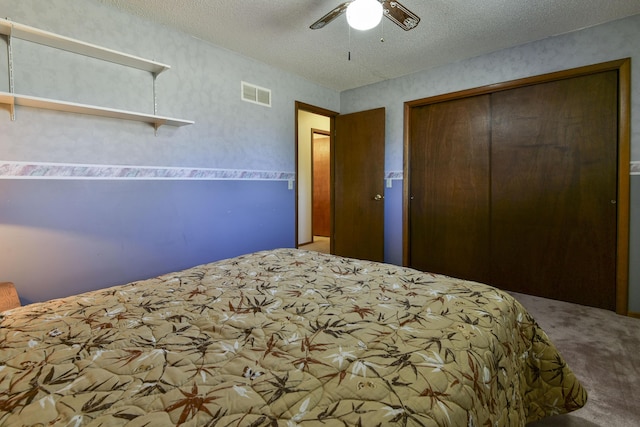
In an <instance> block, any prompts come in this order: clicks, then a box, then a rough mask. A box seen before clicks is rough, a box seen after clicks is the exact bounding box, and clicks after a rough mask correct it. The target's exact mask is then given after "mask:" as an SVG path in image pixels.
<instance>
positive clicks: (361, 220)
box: [331, 108, 385, 261]
mask: <svg viewBox="0 0 640 427" xmlns="http://www.w3.org/2000/svg"><path fill="white" fill-rule="evenodd" d="M384 132H385V110H384V108H378V109H375V110H369V111H362V112H358V113H352V114H345V115H339V116H337V117H336V122H335V139H334V146H333V147H332V150H331V152H332V154H333V159H334V160H333V162H334V163H333V165H334V169H333V173H334V187H333V200H332V201H333V207H334V215H333V238H332V240H331V246H332V253H334V254H336V255H342V256H346V257H352V258H360V259H368V260H372V261H383V260H384V200H383V196H384V142H385V139H384Z"/></svg>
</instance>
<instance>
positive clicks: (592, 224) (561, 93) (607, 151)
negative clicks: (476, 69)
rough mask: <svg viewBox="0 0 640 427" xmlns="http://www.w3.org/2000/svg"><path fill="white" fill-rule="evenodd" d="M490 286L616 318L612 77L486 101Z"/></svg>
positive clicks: (594, 77)
mask: <svg viewBox="0 0 640 427" xmlns="http://www.w3.org/2000/svg"><path fill="white" fill-rule="evenodd" d="M491 127H492V145H491V159H492V160H491V161H492V166H491V206H492V215H491V233H492V237H491V254H492V255H491V257H492V268H491V270H492V271H491V283H492V284H494V285H496V286H499V287H502V288H506V289H511V290H514V291H517V292H523V293H529V294H533V295H540V296H545V297H549V298H555V299H561V300H565V301H571V302H576V303H580V304H585V305H591V306H597V307H602V308H607V309H615V283H616V270H615V265H616V214H617V212H616V204H615V200H616V198H617V195H616V182H617V149H616V147H617V72H616V71H608V72H603V73H598V74H593V75H589V76H583V77H575V78H571V79H565V80H559V81H554V82H550V83H543V84H537V85H535V86H526V87H522V88H517V89H512V90H507V91H503V92H496V93H494V94H492V123H491Z"/></svg>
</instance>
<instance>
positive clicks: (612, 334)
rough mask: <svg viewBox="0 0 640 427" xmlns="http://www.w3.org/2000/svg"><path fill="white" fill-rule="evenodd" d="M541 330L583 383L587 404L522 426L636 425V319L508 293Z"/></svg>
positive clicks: (639, 393)
mask: <svg viewBox="0 0 640 427" xmlns="http://www.w3.org/2000/svg"><path fill="white" fill-rule="evenodd" d="M513 295H514V296H515V297H516V299H518V300H519V301H520V302H521V303H522V305H524V306H525V307H526V308H527V310H529V312H530V313H531V314H532V315H533V317H534V318H535V319H536V320H537V321H538V324H539V325H540V326H541V327H542V328H543V329H544V330H545V331H546V332H547V335H549V338H551V340H552V341H553V342H554V344H555V345H556V347H557V348H558V349H559V350H560V353H561V354H562V355H563V357H564V358H565V360H566V362H567V364H568V365H569V367H570V368H571V369H572V370H573V372H574V373H575V374H576V376H577V377H578V379H579V380H580V381H581V382H582V384H583V385H584V387H585V388H586V389H587V393H588V395H589V400H588V401H587V404H586V405H585V406H584V407H583V408H581V409H579V410H578V411H575V412H573V413H571V414H566V415H559V416H555V417H551V418H547V419H545V420H541V421H538V422H535V423H530V424H529V425H528V427H551V426H556V427H638V426H640V319H635V318H631V317H626V316H619V315H617V314H616V313H614V312H611V311H607V310H601V309H597V308H591V307H584V306H581V305H577V304H571V303H567V302H561V301H554V300H549V299H545V298H538V297H534V296H529V295H523V294H516V293H514V294H513Z"/></svg>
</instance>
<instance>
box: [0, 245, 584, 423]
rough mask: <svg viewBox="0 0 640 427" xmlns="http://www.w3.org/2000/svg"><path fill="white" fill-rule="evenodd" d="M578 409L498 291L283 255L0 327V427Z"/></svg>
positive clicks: (440, 418)
mask: <svg viewBox="0 0 640 427" xmlns="http://www.w3.org/2000/svg"><path fill="white" fill-rule="evenodd" d="M585 401H586V393H585V391H584V389H583V388H582V386H581V385H580V383H579V382H578V381H577V379H576V378H575V376H574V374H573V373H572V372H571V371H570V370H569V368H568V367H567V365H566V363H565V361H564V360H563V359H562V357H561V356H560V355H559V354H558V352H557V350H556V349H555V348H554V346H553V345H552V344H551V343H550V342H549V340H548V338H547V336H546V334H545V333H544V332H543V331H542V330H541V329H540V328H539V326H538V325H537V324H536V322H535V321H534V320H533V319H532V318H531V316H530V315H529V314H528V313H527V312H526V311H525V309H524V308H523V307H522V306H521V305H520V304H519V303H518V302H517V301H515V300H514V299H513V298H512V297H511V296H509V295H508V294H506V293H504V292H502V291H500V290H497V289H494V288H491V287H488V286H486V285H482V284H478V283H473V282H468V281H462V280H458V279H453V278H450V277H446V276H441V275H435V274H425V273H422V272H418V271H415V270H411V269H407V268H402V267H397V266H392V265H387V264H380V263H374V262H368V261H359V260H353V259H347V258H340V257H335V256H330V255H324V254H319V253H315V252H307V251H301V250H295V249H278V250H274V251H263V252H257V253H254V254H250V255H245V256H240V257H237V258H232V259H229V260H224V261H219V262H214V263H211V264H206V265H201V266H197V267H194V268H190V269H187V270H184V271H182V272H179V273H172V274H166V275H163V276H160V277H157V278H153V279H149V280H145V281H139V282H134V283H130V284H128V285H124V286H118V287H113V288H109V289H105V290H100V291H95V292H90V293H86V294H82V295H78V296H74V297H70V298H65V299H60V300H54V301H49V302H46V303H41V304H33V305H29V306H25V307H21V308H19V309H15V310H12V311H8V312H5V313H2V314H0V425H7V426H22V425H63V426H80V425H87V426H103V427H106V426H115V425H127V426H153V427H156V426H169V425H182V426H305V427H306V426H325V427H331V426H379V425H385V426H478V427H479V426H509V427H511V426H523V425H525V423H527V422H529V421H533V420H536V419H539V418H542V417H545V416H547V415H553V414H558V413H564V412H568V411H571V410H575V409H577V408H580V407H581V406H582V405H583V404H584V403H585Z"/></svg>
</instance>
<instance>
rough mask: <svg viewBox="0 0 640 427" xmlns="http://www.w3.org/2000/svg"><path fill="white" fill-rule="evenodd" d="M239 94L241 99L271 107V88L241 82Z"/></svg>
mask: <svg viewBox="0 0 640 427" xmlns="http://www.w3.org/2000/svg"><path fill="white" fill-rule="evenodd" d="M241 86H242V88H241V96H242V100H243V101H247V102H252V103H254V104H260V105H264V106H265V107H271V90H270V89H265V88H263V87H260V86H256V85H254V84H251V83H247V82H241Z"/></svg>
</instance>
